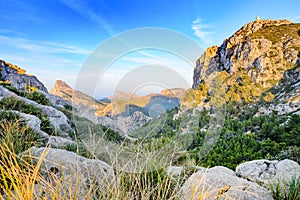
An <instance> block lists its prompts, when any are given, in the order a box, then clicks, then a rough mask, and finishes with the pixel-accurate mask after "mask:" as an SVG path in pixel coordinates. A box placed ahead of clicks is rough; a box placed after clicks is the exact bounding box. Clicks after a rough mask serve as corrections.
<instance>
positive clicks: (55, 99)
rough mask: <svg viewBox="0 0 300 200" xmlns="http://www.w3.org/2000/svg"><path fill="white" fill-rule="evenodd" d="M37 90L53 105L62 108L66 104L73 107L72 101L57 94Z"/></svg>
mask: <svg viewBox="0 0 300 200" xmlns="http://www.w3.org/2000/svg"><path fill="white" fill-rule="evenodd" d="M38 92H39V93H41V94H43V95H45V96H46V98H47V99H49V101H50V103H51V104H52V105H55V106H58V107H61V108H64V106H66V105H69V106H73V107H75V105H72V102H70V101H68V100H65V99H63V98H62V97H59V96H56V95H53V94H49V93H47V92H44V91H41V90H40V91H38Z"/></svg>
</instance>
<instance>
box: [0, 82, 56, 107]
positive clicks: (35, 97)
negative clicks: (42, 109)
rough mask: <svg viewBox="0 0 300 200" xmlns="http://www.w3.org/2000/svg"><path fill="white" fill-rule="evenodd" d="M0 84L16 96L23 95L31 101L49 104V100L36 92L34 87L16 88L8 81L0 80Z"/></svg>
mask: <svg viewBox="0 0 300 200" xmlns="http://www.w3.org/2000/svg"><path fill="white" fill-rule="evenodd" d="M0 85H2V86H4V87H5V88H6V89H8V90H10V91H11V92H13V93H15V94H16V95H18V96H21V97H25V98H27V99H30V100H32V101H35V102H37V103H38V104H42V105H46V106H50V105H51V104H50V101H49V99H47V97H46V96H45V95H43V94H41V93H39V92H37V91H36V90H37V89H36V88H34V87H27V88H26V89H24V90H18V89H17V88H15V87H13V86H11V84H10V83H9V82H2V83H0Z"/></svg>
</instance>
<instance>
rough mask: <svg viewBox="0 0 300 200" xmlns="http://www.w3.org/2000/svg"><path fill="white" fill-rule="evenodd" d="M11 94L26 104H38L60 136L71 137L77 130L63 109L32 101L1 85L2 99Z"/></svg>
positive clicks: (0, 97) (0, 95)
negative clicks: (69, 122) (70, 123)
mask: <svg viewBox="0 0 300 200" xmlns="http://www.w3.org/2000/svg"><path fill="white" fill-rule="evenodd" d="M10 96H13V97H15V98H17V99H19V100H22V101H24V102H25V103H26V104H31V105H34V106H36V107H37V108H40V109H41V110H42V111H43V112H44V113H45V114H47V115H48V116H49V121H50V123H51V125H52V126H53V127H54V128H55V129H56V130H57V132H58V134H59V135H60V136H62V137H65V138H68V139H71V138H70V136H69V135H71V134H74V133H75V131H74V130H73V129H72V128H71V126H70V125H69V124H68V118H67V116H66V115H65V114H64V113H62V112H61V111H59V110H57V109H55V108H53V107H51V106H45V105H40V104H38V103H36V102H35V101H31V100H29V99H26V98H24V97H20V96H18V95H16V94H15V93H13V92H11V91H9V90H8V89H6V88H4V87H3V86H0V99H2V98H3V97H10Z"/></svg>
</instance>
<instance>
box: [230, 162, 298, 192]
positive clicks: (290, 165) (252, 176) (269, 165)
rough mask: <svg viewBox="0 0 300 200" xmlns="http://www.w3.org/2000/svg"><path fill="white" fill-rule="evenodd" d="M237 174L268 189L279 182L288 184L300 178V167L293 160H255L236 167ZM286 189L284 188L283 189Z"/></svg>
mask: <svg viewBox="0 0 300 200" xmlns="http://www.w3.org/2000/svg"><path fill="white" fill-rule="evenodd" d="M236 174H237V175H238V176H240V177H242V178H245V179H247V180H250V181H253V182H256V183H258V184H260V185H263V186H265V187H267V188H270V187H271V186H272V185H273V186H274V185H275V184H276V183H277V182H278V181H280V182H282V183H286V184H288V183H289V182H290V181H291V180H292V178H298V177H300V166H299V164H298V163H296V162H295V161H292V160H288V159H285V160H281V161H270V160H253V161H249V162H246V163H243V164H241V165H239V166H237V167H236ZM282 189H284V188H282Z"/></svg>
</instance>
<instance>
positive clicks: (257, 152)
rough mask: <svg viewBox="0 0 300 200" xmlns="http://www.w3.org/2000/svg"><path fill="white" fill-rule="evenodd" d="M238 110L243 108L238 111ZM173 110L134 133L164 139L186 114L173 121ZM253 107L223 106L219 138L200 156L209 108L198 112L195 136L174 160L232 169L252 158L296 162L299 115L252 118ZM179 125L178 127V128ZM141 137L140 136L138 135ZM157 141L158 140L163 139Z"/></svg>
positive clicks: (177, 128) (168, 138)
mask: <svg viewBox="0 0 300 200" xmlns="http://www.w3.org/2000/svg"><path fill="white" fill-rule="evenodd" d="M239 110H244V112H241V111H239ZM174 112H175V113H176V110H172V111H168V112H167V113H166V119H169V120H167V121H165V122H164V123H161V124H154V122H155V121H154V120H153V121H152V122H149V123H148V124H146V125H144V127H142V128H141V129H139V130H137V131H135V132H134V133H135V134H136V135H135V136H138V134H146V133H148V134H149V132H148V131H149V130H154V128H155V130H156V131H153V134H152V135H148V138H151V137H152V138H165V139H164V140H171V141H172V138H175V135H176V134H177V133H179V132H180V131H179V127H180V126H181V124H182V123H185V122H184V121H185V120H186V118H188V117H187V116H185V115H184V114H183V115H181V117H180V118H179V119H178V120H175V121H173V118H172V116H173V114H174ZM256 112H257V108H256V107H255V106H253V107H252V108H250V107H247V108H246V107H245V106H243V104H234V105H230V106H228V107H227V117H226V119H225V122H224V125H223V127H221V128H220V129H219V134H220V135H219V138H217V139H218V140H217V142H216V143H215V145H214V147H213V148H212V149H211V150H210V151H209V153H207V154H206V155H200V152H201V150H202V148H204V147H203V142H204V139H205V136H207V134H211V133H210V131H209V130H207V128H208V125H209V122H210V120H211V119H212V118H211V116H210V114H209V111H207V110H205V109H204V110H203V111H201V112H199V116H200V117H199V124H194V126H196V127H197V129H196V132H197V134H196V137H195V138H194V140H193V142H192V143H191V145H190V146H189V148H188V155H186V154H184V155H182V156H179V158H178V160H175V161H174V162H175V163H177V164H181V165H184V164H185V160H195V161H196V164H197V165H200V166H205V167H208V166H210V167H213V166H226V167H228V168H231V169H235V167H236V166H237V165H239V164H240V163H242V162H246V161H250V160H255V159H263V158H265V159H285V158H288V159H292V160H295V161H296V162H298V163H299V158H300V153H299V152H300V151H299V145H300V116H299V115H295V114H292V115H290V116H279V115H277V113H275V112H273V113H272V114H271V115H269V116H268V115H262V116H257V117H254V116H253V115H254V113H256ZM181 128H182V127H181ZM142 136H144V135H142ZM164 140H161V141H164Z"/></svg>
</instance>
